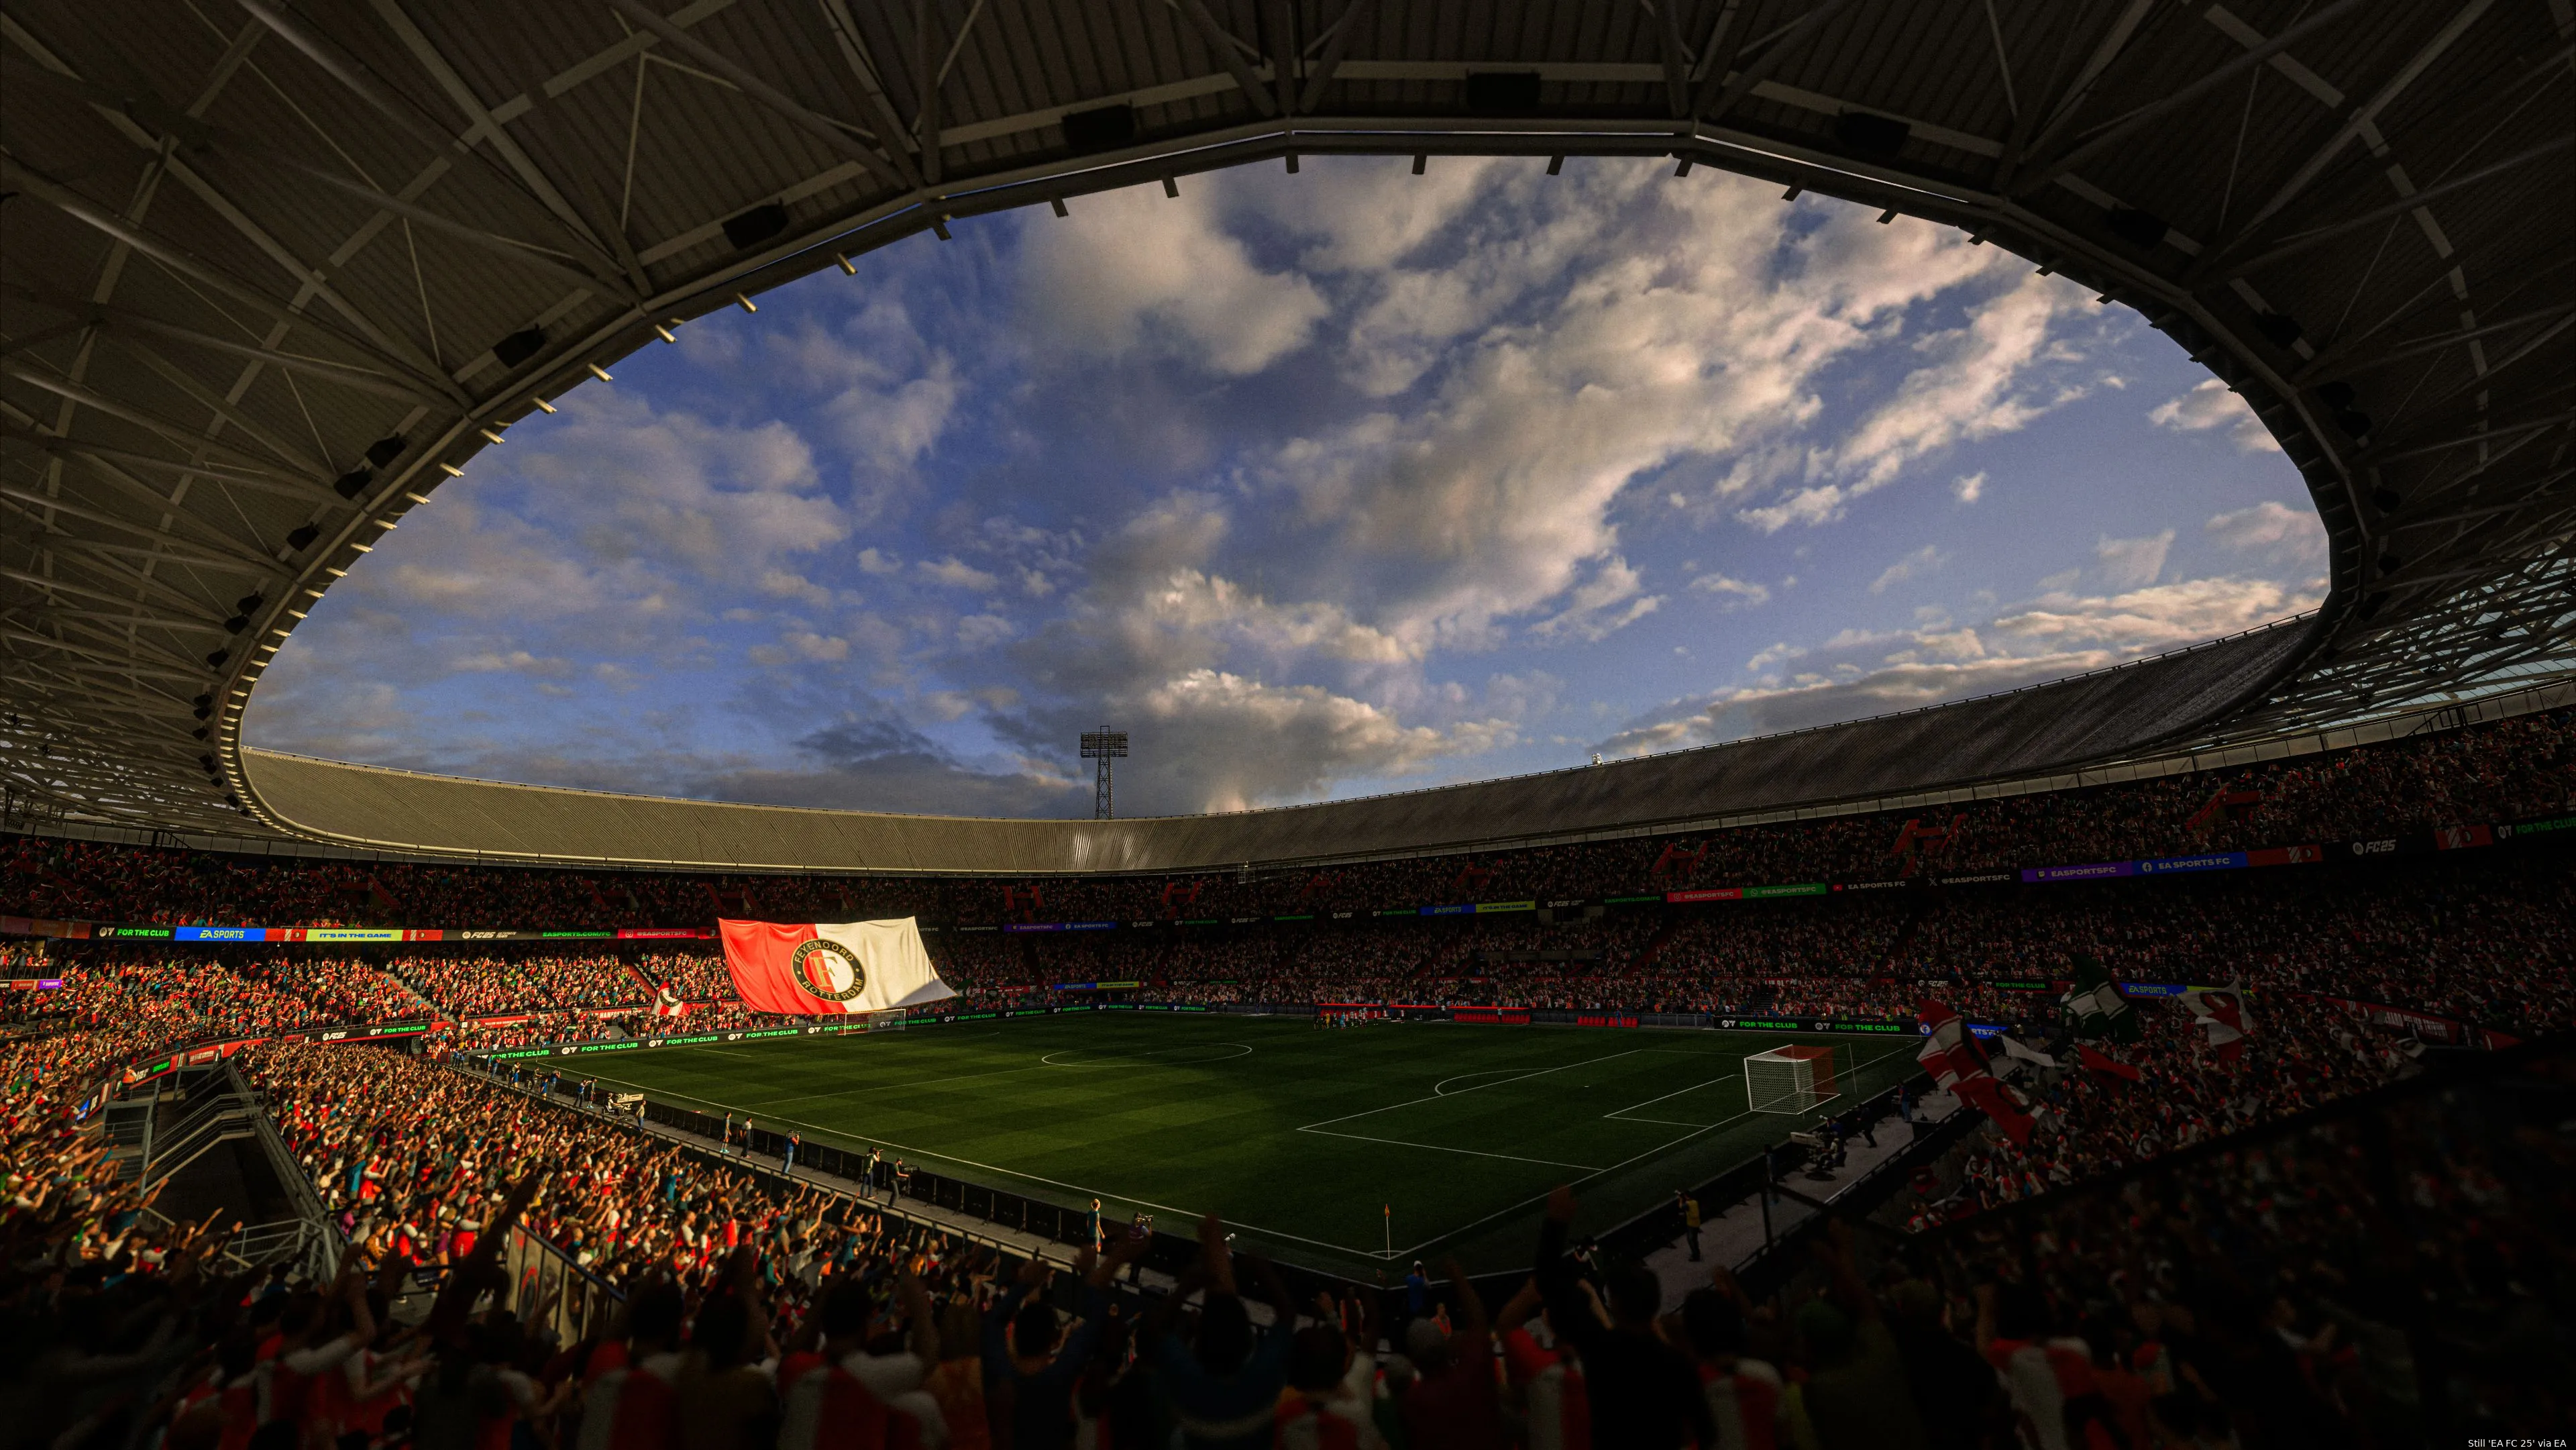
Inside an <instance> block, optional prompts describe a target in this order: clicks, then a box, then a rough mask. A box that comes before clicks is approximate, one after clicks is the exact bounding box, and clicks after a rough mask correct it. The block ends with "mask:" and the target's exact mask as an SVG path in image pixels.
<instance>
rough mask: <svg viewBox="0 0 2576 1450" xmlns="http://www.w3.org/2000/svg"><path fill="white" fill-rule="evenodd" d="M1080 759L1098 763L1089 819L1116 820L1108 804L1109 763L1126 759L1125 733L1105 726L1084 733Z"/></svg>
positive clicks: (1093, 783)
mask: <svg viewBox="0 0 2576 1450" xmlns="http://www.w3.org/2000/svg"><path fill="white" fill-rule="evenodd" d="M1082 758H1083V759H1085V760H1097V761H1099V762H1100V772H1099V774H1098V775H1097V776H1096V777H1095V778H1094V779H1093V782H1092V787H1091V818H1092V819H1093V820H1095V821H1106V820H1114V819H1116V817H1117V814H1118V813H1117V812H1116V811H1115V810H1113V809H1111V807H1110V803H1109V762H1110V761H1112V760H1124V759H1126V758H1127V732H1126V731H1124V730H1112V729H1110V728H1109V727H1108V726H1106V725H1104V726H1102V727H1100V728H1099V729H1098V730H1090V731H1085V732H1084V733H1083V736H1082Z"/></svg>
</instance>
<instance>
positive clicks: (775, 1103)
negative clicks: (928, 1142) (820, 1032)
mask: <svg viewBox="0 0 2576 1450" xmlns="http://www.w3.org/2000/svg"><path fill="white" fill-rule="evenodd" d="M1202 1045H1203V1046H1208V1047H1241V1048H1243V1050H1242V1051H1241V1052H1238V1053H1235V1054H1234V1055H1233V1056H1232V1057H1211V1058H1200V1059H1198V1060H1197V1061H1195V1062H1145V1061H1142V1060H1140V1059H1136V1058H1119V1059H1116V1060H1115V1061H1108V1062H1049V1061H1048V1060H1047V1058H1046V1057H1042V1058H1040V1059H1038V1066H1037V1067H1003V1068H995V1069H994V1070H993V1071H991V1072H964V1073H958V1074H956V1075H954V1076H951V1077H927V1078H919V1079H916V1080H914V1081H912V1082H888V1083H877V1084H875V1085H873V1086H870V1087H854V1088H842V1089H840V1090H838V1091H837V1092H828V1093H800V1094H798V1095H796V1096H793V1097H784V1098H771V1099H769V1100H768V1101H766V1102H763V1103H757V1104H754V1105H753V1106H756V1107H764V1108H775V1107H783V1106H785V1105H787V1104H789V1103H819V1102H825V1101H828V1100H830V1099H832V1098H851V1097H860V1096H863V1095H865V1094H868V1093H890V1092H897V1091H900V1090H903V1089H906V1088H922V1087H937V1086H938V1085H939V1084H941V1083H944V1082H973V1081H975V1080H977V1079H979V1078H987V1077H1010V1076H1012V1075H1013V1074H1016V1073H1023V1072H1037V1071H1039V1070H1040V1069H1043V1068H1082V1067H1115V1066H1118V1065H1120V1064H1121V1063H1124V1064H1126V1065H1129V1066H1135V1067H1148V1068H1151V1067H1195V1066H1197V1065H1199V1063H1202V1062H1232V1061H1234V1059H1235V1058H1236V1057H1249V1056H1251V1055H1252V1049H1251V1048H1249V1047H1244V1046H1243V1044H1242V1043H1240V1042H1211V1043H1205V1044H1202ZM704 1050H705V1051H708V1052H722V1051H724V1049H723V1048H719V1047H709V1048H706V1049H704ZM1170 1050H1172V1051H1182V1050H1184V1049H1179V1048H1174V1049H1170ZM1186 1050H1190V1051H1195V1050H1196V1049H1195V1048H1192V1049H1186ZM1064 1051H1066V1052H1079V1051H1081V1049H1080V1048H1066V1049H1064ZM727 1055H728V1056H733V1057H747V1056H749V1055H750V1054H748V1053H741V1052H736V1053H729V1054H727ZM1059 1055H1061V1054H1059V1053H1052V1052H1051V1053H1048V1054H1047V1057H1056V1056H1059ZM1150 1055H1151V1054H1148V1056H1150Z"/></svg>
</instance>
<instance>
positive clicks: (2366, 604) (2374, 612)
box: [2361, 589, 2388, 619]
mask: <svg viewBox="0 0 2576 1450" xmlns="http://www.w3.org/2000/svg"><path fill="white" fill-rule="evenodd" d="M2387 603H2388V591H2387V590H2385V589H2374V590H2372V591H2371V594H2370V597H2369V598H2367V599H2364V600H2363V601H2361V617H2362V618H2364V619H2377V618H2378V617H2379V611H2380V608H2381V606H2383V605H2385V604H2387Z"/></svg>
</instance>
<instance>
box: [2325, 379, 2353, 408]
mask: <svg viewBox="0 0 2576 1450" xmlns="http://www.w3.org/2000/svg"><path fill="white" fill-rule="evenodd" d="M2359 396H2360V394H2358V393H2355V392H2354V391H2353V390H2352V384H2350V383H2346V382H2332V383H2319V384H2318V385H2317V397H2318V399H2319V400H2320V401H2322V402H2323V403H2324V404H2325V405H2326V406H2327V407H2329V408H2349V407H2351V406H2352V404H2353V399H2355V398H2357V397H2359Z"/></svg>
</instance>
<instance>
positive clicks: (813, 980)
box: [716, 916, 957, 1016]
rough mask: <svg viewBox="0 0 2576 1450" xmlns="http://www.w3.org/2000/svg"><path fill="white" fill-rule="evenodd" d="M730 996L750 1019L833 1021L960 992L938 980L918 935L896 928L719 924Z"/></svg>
mask: <svg viewBox="0 0 2576 1450" xmlns="http://www.w3.org/2000/svg"><path fill="white" fill-rule="evenodd" d="M716 925H717V927H718V928H719V929H720V930H721V931H722V933H723V935H724V953H725V966H726V967H728V968H730V969H731V970H732V972H733V985H734V990H735V991H736V992H737V993H739V994H740V995H741V997H742V1004H743V1005H744V1006H746V1007H749V1008H750V1009H751V1010H753V1011H754V1012H780V1013H787V1014H791V1015H795V1016H832V1015H840V1014H849V1013H858V1012H884V1011H888V1010H891V1009H893V1008H896V1007H917V1006H920V1005H922V1004H924V1003H928V1002H938V1001H943V1000H945V999H947V998H950V997H954V996H956V995H957V993H956V992H955V991H954V990H953V989H952V988H950V987H949V985H948V984H947V983H946V982H943V981H941V980H939V969H938V968H936V967H934V966H932V965H931V964H930V953H929V952H928V951H926V950H924V949H923V947H922V945H921V928H920V927H918V926H916V925H915V924H914V923H913V919H912V918H911V917H908V916H907V917H904V918H902V919H900V920H897V921H843V922H822V923H819V924H816V923H804V924H800V925H794V926H782V925H780V924H778V923H776V922H768V921H719V922H717V923H716Z"/></svg>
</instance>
